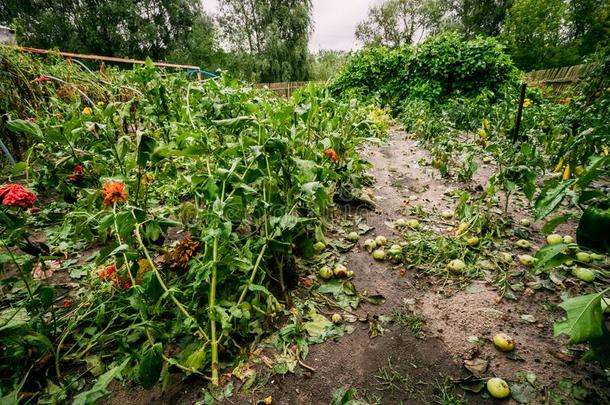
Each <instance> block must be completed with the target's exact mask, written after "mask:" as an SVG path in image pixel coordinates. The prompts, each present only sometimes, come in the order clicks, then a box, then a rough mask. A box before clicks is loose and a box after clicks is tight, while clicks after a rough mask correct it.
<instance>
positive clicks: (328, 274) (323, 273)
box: [318, 266, 333, 280]
mask: <svg viewBox="0 0 610 405" xmlns="http://www.w3.org/2000/svg"><path fill="white" fill-rule="evenodd" d="M318 275H319V276H320V278H322V279H323V280H328V279H331V278H332V277H333V271H332V270H331V268H330V267H328V266H324V267H322V268H321V269H320V271H319V272H318Z"/></svg>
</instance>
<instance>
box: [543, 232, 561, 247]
mask: <svg viewBox="0 0 610 405" xmlns="http://www.w3.org/2000/svg"><path fill="white" fill-rule="evenodd" d="M562 242H563V236H561V235H559V234H557V233H552V234H550V235H548V236H547V237H546V243H548V244H549V245H559V244H560V243H562Z"/></svg>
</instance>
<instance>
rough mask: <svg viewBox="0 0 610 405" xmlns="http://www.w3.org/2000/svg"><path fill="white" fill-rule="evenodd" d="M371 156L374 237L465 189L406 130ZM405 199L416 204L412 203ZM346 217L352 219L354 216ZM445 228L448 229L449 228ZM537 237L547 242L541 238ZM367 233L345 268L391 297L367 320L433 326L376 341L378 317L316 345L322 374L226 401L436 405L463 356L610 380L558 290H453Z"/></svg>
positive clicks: (503, 367) (447, 203) (499, 368)
mask: <svg viewBox="0 0 610 405" xmlns="http://www.w3.org/2000/svg"><path fill="white" fill-rule="evenodd" d="M364 154H365V157H366V158H367V159H368V160H370V161H371V163H372V164H373V168H372V170H371V174H372V175H373V176H374V177H375V178H376V184H375V185H374V187H373V189H372V190H370V191H371V194H372V195H373V197H374V200H375V202H376V204H377V209H376V211H370V212H368V213H365V214H364V215H363V213H362V212H358V213H357V214H358V215H363V216H365V217H366V218H365V219H366V221H367V223H368V225H369V226H371V227H373V228H374V230H373V231H371V232H370V233H369V234H367V236H366V237H370V235H385V236H387V237H388V239H392V238H395V237H397V236H398V232H397V231H395V230H394V229H393V228H392V227H391V226H390V224H391V223H392V221H393V220H395V219H396V218H399V217H403V218H409V209H410V207H412V206H414V205H419V206H421V207H422V208H423V209H425V210H426V211H431V210H434V209H437V210H445V209H453V208H454V204H455V202H454V201H453V200H452V199H451V198H450V197H447V196H445V193H446V192H447V191H448V190H452V189H455V188H458V187H462V188H463V187H464V185H463V184H461V185H460V184H458V183H454V182H452V181H450V180H445V179H442V178H440V175H439V174H438V171H437V170H436V169H433V168H431V167H430V166H421V165H420V164H419V163H418V162H420V161H422V159H429V155H428V154H427V152H426V151H424V150H422V149H421V148H419V147H418V145H417V142H416V141H414V140H412V139H409V138H408V137H407V136H406V134H405V133H404V132H401V131H393V132H392V134H391V138H390V140H389V143H388V144H387V145H385V146H382V147H370V148H368V149H367V150H366V151H365V152H364ZM490 172H491V170H490V167H485V166H484V167H482V168H481V169H480V170H479V172H478V173H477V175H476V177H475V179H474V181H473V184H471V185H470V187H471V188H473V189H474V188H475V187H476V185H477V183H480V184H482V185H484V183H485V182H486V178H487V176H489V173H490ZM405 200H409V201H410V202H409V203H408V204H405ZM521 205H523V204H521ZM516 206H520V204H516ZM345 215H346V216H348V217H350V213H349V212H346V214H345ZM523 215H526V212H520V213H519V217H522V216H523ZM439 231H440V232H443V231H447V232H448V231H449V227H447V229H446V230H443V229H439ZM537 238H538V240H540V236H538V237H537ZM364 239H365V238H364V237H363V238H361V240H360V242H359V243H358V245H357V246H356V247H355V248H354V249H353V250H352V251H350V252H349V253H348V254H347V256H346V259H347V260H346V261H347V263H346V264H347V266H348V268H349V269H351V270H353V271H354V273H355V278H354V284H355V286H356V287H357V289H358V290H359V291H367V292H368V294H369V295H372V294H381V295H383V296H384V297H385V302H384V303H383V304H382V305H378V306H375V305H370V304H363V305H361V306H360V307H359V308H358V310H357V311H356V312H357V313H358V315H359V317H362V318H364V317H368V318H369V319H371V318H372V317H373V316H382V315H393V314H395V313H396V312H397V311H399V312H400V311H404V310H405V308H408V309H409V310H410V311H412V312H411V314H412V315H415V318H414V319H416V320H417V319H419V320H421V321H423V322H424V326H423V328H422V330H421V331H415V332H414V329H410V328H409V327H405V326H400V325H399V324H398V323H387V324H384V329H385V330H384V333H383V334H382V335H381V336H377V337H374V338H371V337H370V332H369V328H370V323H369V322H356V323H354V324H353V325H354V326H355V330H354V331H353V333H351V334H347V335H345V336H343V337H341V338H339V339H337V340H336V341H327V342H325V343H322V344H318V345H313V346H311V347H310V353H309V355H308V357H307V359H306V363H307V364H308V365H309V366H311V367H312V368H313V369H315V372H312V371H309V370H306V369H304V368H298V369H297V372H296V373H295V374H287V375H285V376H273V377H272V378H271V379H270V380H269V381H268V383H267V384H266V385H265V386H264V387H262V388H261V389H260V390H257V391H254V392H252V393H236V394H235V395H234V396H233V397H231V398H230V400H227V401H226V403H233V404H255V403H257V401H260V400H261V399H263V398H265V397H267V396H268V395H271V396H272V397H273V403H274V404H329V403H330V401H331V395H332V393H333V391H334V390H336V389H337V388H340V387H352V388H355V389H356V390H358V392H360V393H361V394H362V395H363V396H364V397H365V398H367V399H368V400H369V401H372V402H375V401H380V402H378V403H383V404H401V403H402V404H429V403H433V401H434V398H435V395H437V394H438V387H439V386H443V385H445V386H447V385H446V383H447V382H448V381H455V380H458V379H463V378H466V377H469V376H471V373H470V372H469V371H467V370H466V369H465V368H464V366H463V364H464V360H471V359H479V360H482V361H483V362H488V368H487V371H486V372H484V373H483V377H485V378H488V377H491V376H494V375H495V376H499V377H502V378H505V379H507V380H510V381H515V380H516V379H517V378H518V375H519V373H522V375H525V374H526V373H529V377H530V378H531V377H532V376H535V380H536V382H535V384H536V385H537V386H539V387H540V388H541V392H544V388H542V387H556V386H557V385H558V384H559V383H560V382H561V381H562V380H564V379H570V380H572V381H579V380H585V381H593V382H595V381H603V377H602V375H601V371H600V370H599V369H598V368H597V367H595V366H592V365H584V364H582V362H575V363H574V364H568V362H569V361H570V360H571V359H570V357H569V356H568V355H567V354H565V353H562V352H561V351H560V350H559V349H560V347H559V346H558V344H557V341H555V340H554V339H553V338H552V322H553V320H554V318H555V317H557V316H558V314H559V312H558V311H557V310H555V309H551V308H553V306H552V304H557V303H558V302H560V298H559V294H557V293H553V294H551V293H544V292H534V291H533V290H532V291H531V292H528V293H526V294H522V296H521V297H520V298H519V299H518V301H508V300H506V299H501V297H500V296H499V295H498V293H497V292H496V291H495V289H494V287H493V286H492V285H489V284H486V283H484V282H475V283H473V284H472V285H471V286H469V288H467V289H466V290H459V289H452V288H451V286H449V287H447V288H443V289H442V290H441V289H440V288H439V285H438V283H435V280H434V279H433V278H431V277H430V276H422V275H420V274H417V273H416V272H407V273H406V274H404V275H400V270H399V268H398V266H393V265H391V264H389V263H386V262H381V263H380V262H375V261H374V260H373V259H372V258H371V255H370V254H369V253H368V252H366V251H365V250H364V249H363V247H362V242H363V241H364ZM533 239H534V240H536V238H533ZM500 331H503V332H506V333H508V334H510V335H512V336H513V337H514V338H515V339H516V341H517V350H516V353H517V355H518V359H514V358H513V359H510V358H508V357H506V356H504V355H503V354H501V353H500V352H498V351H497V350H496V349H494V347H493V345H492V344H491V342H490V341H489V339H491V337H492V335H493V334H494V333H496V332H500ZM475 337H476V341H475ZM383 372H385V373H386V376H388V375H391V376H394V377H395V381H402V382H403V383H398V384H397V385H399V386H400V388H397V387H393V388H392V387H387V386H384V385H383V383H382V381H383V380H382V379H380V378H378V377H379V375H380V374H382V373H383ZM376 376H377V377H376ZM600 379H601V380H600ZM386 381H387V379H386ZM197 386H198V387H201V385H197ZM448 386H451V384H449V385H448ZM197 391H198V388H197ZM197 391H195V390H194V387H192V388H191V389H188V388H186V387H185V385H182V386H181V388H180V389H176V390H173V391H172V392H169V393H166V394H164V395H161V393H160V392H159V391H156V394H154V391H153V393H147V394H145V395H146V396H147V400H146V402H147V403H192V402H193V399H194V398H198V392H197ZM458 393H461V390H458ZM132 394H133V395H136V396H137V395H138V394H137V392H132ZM141 394H142V392H141V391H140V395H141ZM131 398H133V396H132V397H131ZM467 399H468V403H470V404H477V403H498V402H499V401H493V400H490V399H483V398H482V397H481V395H479V394H471V393H467ZM126 400H127V401H129V398H125V397H122V398H121V397H120V396H119V397H115V399H114V400H112V401H110V403H112V404H119V403H125V401H126ZM507 403H508V402H507ZM566 403H569V402H566Z"/></svg>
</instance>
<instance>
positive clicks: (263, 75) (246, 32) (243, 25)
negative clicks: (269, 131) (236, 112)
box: [217, 0, 312, 82]
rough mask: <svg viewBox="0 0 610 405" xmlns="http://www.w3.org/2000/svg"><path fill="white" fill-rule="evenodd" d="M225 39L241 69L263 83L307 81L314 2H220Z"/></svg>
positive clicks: (242, 0) (292, 0)
mask: <svg viewBox="0 0 610 405" xmlns="http://www.w3.org/2000/svg"><path fill="white" fill-rule="evenodd" d="M219 3H220V8H219V13H218V17H217V21H218V25H219V28H220V30H221V32H222V34H223V39H224V41H225V43H226V44H227V45H228V46H229V48H230V49H231V50H232V51H233V52H235V53H236V54H237V60H236V63H237V64H240V65H241V66H239V67H238V69H239V70H241V71H242V72H244V73H245V75H246V76H248V78H249V79H252V80H259V81H263V82H277V81H288V80H306V79H307V78H308V76H309V67H308V66H309V65H308V56H309V52H308V50H307V46H308V43H309V36H310V33H311V27H312V19H311V12H312V3H311V0H220V2H219Z"/></svg>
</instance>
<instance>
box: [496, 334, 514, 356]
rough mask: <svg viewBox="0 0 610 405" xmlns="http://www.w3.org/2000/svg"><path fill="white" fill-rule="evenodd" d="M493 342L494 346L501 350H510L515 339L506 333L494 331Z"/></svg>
mask: <svg viewBox="0 0 610 405" xmlns="http://www.w3.org/2000/svg"><path fill="white" fill-rule="evenodd" d="M493 342H494V346H495V347H496V348H497V349H498V350H500V351H502V352H510V351H513V350H514V349H515V341H514V340H513V338H512V337H510V336H508V335H507V334H506V333H496V334H495V335H494V337H493Z"/></svg>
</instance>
